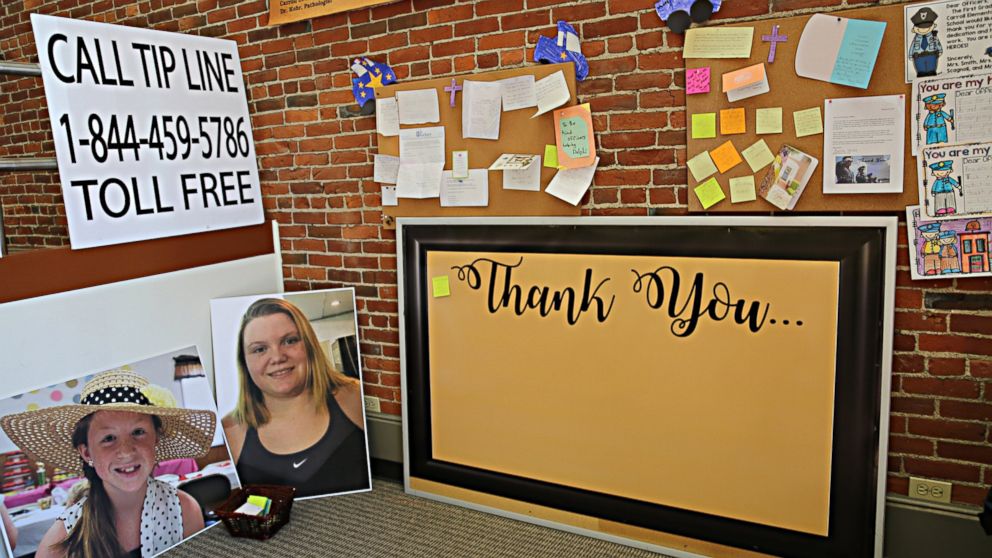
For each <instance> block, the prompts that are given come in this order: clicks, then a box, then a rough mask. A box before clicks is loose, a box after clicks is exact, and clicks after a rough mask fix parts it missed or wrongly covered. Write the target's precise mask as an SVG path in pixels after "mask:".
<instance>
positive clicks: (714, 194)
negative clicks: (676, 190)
mask: <svg viewBox="0 0 992 558" xmlns="http://www.w3.org/2000/svg"><path fill="white" fill-rule="evenodd" d="M693 191H694V192H695V193H696V197H697V198H699V203H700V204H701V205H702V206H703V209H709V208H711V207H713V206H714V205H716V204H718V203H720V202H721V201H723V200H724V199H725V198H726V197H727V196H725V195H724V193H723V188H720V183H719V182H717V181H716V178H711V179H709V180H707V181H706V182H703V183H702V184H700V185H699V186H696V187H695V188H694V189H693Z"/></svg>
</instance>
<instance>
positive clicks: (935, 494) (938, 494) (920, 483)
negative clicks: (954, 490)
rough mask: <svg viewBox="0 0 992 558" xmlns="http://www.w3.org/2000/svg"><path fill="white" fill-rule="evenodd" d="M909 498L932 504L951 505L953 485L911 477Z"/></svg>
mask: <svg viewBox="0 0 992 558" xmlns="http://www.w3.org/2000/svg"><path fill="white" fill-rule="evenodd" d="M909 497H910V498H916V499H917V500H928V501H930V502H943V503H945V504H950V503H951V483H949V482H942V481H935V480H930V479H919V478H916V477H909Z"/></svg>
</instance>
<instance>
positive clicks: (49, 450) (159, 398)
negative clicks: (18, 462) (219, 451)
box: [0, 368, 217, 473]
mask: <svg viewBox="0 0 992 558" xmlns="http://www.w3.org/2000/svg"><path fill="white" fill-rule="evenodd" d="M175 404H176V403H175V399H174V398H173V397H172V393H171V392H169V391H168V390H167V389H165V388H162V387H159V386H156V385H153V384H150V383H148V380H147V379H145V378H144V377H142V376H140V375H138V374H136V373H134V372H132V371H130V370H125V369H122V368H117V369H114V370H109V371H107V372H102V373H100V374H97V375H96V376H94V377H93V379H92V380H90V381H89V382H87V383H86V385H85V386H83V391H82V394H81V396H80V400H79V404H75V405H60V406H57V407H48V408H44V409H38V410H35V411H27V412H24V413H17V414H13V415H7V416H5V417H2V418H0V428H3V431H4V432H5V433H6V434H7V436H8V437H9V438H10V439H11V441H12V442H14V444H16V445H17V447H19V448H20V449H21V450H24V451H26V452H28V453H29V454H31V455H33V456H34V457H35V458H36V459H38V460H40V461H42V462H44V463H46V464H48V465H53V466H55V467H60V468H62V469H66V470H67V471H69V472H73V473H81V472H82V469H83V467H82V466H83V462H82V458H81V457H80V455H79V451H78V450H77V449H76V448H74V447H73V446H72V432H73V430H75V428H76V424H77V423H78V422H79V421H80V420H82V419H83V418H85V417H86V416H88V415H90V414H93V413H95V412H97V411H128V412H132V413H141V414H145V415H155V416H157V417H158V418H159V419H160V420H161V421H162V430H161V432H159V437H158V441H157V443H156V444H155V459H156V460H157V461H166V460H169V459H181V458H187V457H194V458H195V457H201V456H203V455H205V454H206V453H207V451H209V450H210V445H211V443H212V441H213V437H214V430H215V429H216V425H217V415H215V414H214V413H213V412H212V411H205V410H194V409H181V408H177V407H176V406H175Z"/></svg>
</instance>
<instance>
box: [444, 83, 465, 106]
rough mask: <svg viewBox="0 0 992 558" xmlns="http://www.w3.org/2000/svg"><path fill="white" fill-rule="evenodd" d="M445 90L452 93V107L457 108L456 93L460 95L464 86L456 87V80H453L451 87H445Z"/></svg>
mask: <svg viewBox="0 0 992 558" xmlns="http://www.w3.org/2000/svg"><path fill="white" fill-rule="evenodd" d="M444 90H445V91H450V92H451V106H452V107H454V106H455V93H458V92H459V91H461V90H462V86H461V85H456V84H455V78H451V87H445V88H444Z"/></svg>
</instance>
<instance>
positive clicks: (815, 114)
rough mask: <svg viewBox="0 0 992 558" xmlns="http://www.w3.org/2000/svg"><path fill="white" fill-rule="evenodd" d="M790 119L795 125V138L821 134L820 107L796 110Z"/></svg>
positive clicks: (821, 118) (821, 119)
mask: <svg viewBox="0 0 992 558" xmlns="http://www.w3.org/2000/svg"><path fill="white" fill-rule="evenodd" d="M792 119H793V121H794V123H795V125H796V137H797V138H802V137H806V136H815V135H816V134H822V133H823V115H822V113H821V112H820V107H813V108H809V109H806V110H797V111H796V112H794V113H792Z"/></svg>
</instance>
